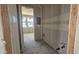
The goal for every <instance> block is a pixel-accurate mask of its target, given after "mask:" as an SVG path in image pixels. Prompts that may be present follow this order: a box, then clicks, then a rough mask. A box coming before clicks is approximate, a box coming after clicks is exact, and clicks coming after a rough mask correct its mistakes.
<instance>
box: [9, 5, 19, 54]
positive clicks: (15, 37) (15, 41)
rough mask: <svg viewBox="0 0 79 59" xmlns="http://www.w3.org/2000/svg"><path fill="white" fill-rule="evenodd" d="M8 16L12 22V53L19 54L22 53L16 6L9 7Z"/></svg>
mask: <svg viewBox="0 0 79 59" xmlns="http://www.w3.org/2000/svg"><path fill="white" fill-rule="evenodd" d="M8 14H9V21H10V31H11V41H12V53H15V54H17V53H20V43H19V33H18V32H19V31H18V19H17V10H16V5H8Z"/></svg>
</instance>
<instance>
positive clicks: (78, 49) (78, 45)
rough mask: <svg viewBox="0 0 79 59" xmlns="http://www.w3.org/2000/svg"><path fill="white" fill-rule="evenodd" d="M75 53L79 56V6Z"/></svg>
mask: <svg viewBox="0 0 79 59" xmlns="http://www.w3.org/2000/svg"><path fill="white" fill-rule="evenodd" d="M74 53H75V54H79V5H78V16H77V24H76V35H75V45H74Z"/></svg>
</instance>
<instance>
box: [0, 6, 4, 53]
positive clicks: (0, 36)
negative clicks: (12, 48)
mask: <svg viewBox="0 0 79 59" xmlns="http://www.w3.org/2000/svg"><path fill="white" fill-rule="evenodd" d="M3 42H4V38H3V28H2V19H1V5H0V54H3V53H5V44H4V43H3Z"/></svg>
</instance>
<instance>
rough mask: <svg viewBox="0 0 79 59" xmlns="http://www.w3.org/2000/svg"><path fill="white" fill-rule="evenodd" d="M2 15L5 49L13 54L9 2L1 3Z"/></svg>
mask: <svg viewBox="0 0 79 59" xmlns="http://www.w3.org/2000/svg"><path fill="white" fill-rule="evenodd" d="M1 17H2V26H3V37H4V41H5V42H6V43H5V50H6V53H7V54H12V44H11V43H12V42H11V31H10V24H9V15H8V6H7V4H2V5H1Z"/></svg>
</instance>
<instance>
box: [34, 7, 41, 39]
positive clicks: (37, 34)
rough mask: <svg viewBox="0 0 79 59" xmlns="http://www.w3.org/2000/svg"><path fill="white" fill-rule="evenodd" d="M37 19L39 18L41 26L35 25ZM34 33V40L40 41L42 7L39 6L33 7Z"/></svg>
mask: <svg viewBox="0 0 79 59" xmlns="http://www.w3.org/2000/svg"><path fill="white" fill-rule="evenodd" d="M37 17H40V18H41V19H40V20H41V24H40V25H39V24H37ZM34 33H35V40H42V7H41V5H35V7H34Z"/></svg>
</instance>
